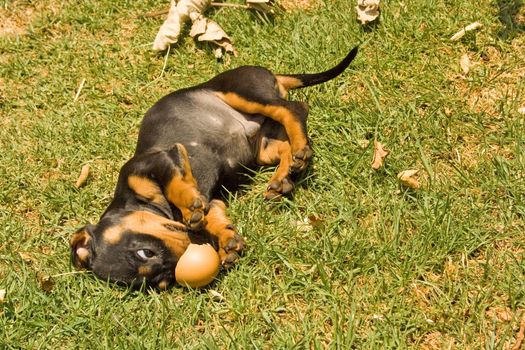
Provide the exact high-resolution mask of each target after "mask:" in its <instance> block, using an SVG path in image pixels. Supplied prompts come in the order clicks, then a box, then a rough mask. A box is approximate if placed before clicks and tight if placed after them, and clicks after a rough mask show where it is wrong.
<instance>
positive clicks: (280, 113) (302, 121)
mask: <svg viewBox="0 0 525 350" xmlns="http://www.w3.org/2000/svg"><path fill="white" fill-rule="evenodd" d="M284 83H285V81H283V80H282V78H281V81H278V79H277V78H276V77H275V75H273V74H272V72H270V71H269V70H267V69H265V68H262V67H253V66H246V67H239V68H237V69H233V70H231V71H228V72H224V73H222V74H219V75H218V76H216V77H215V78H213V79H212V80H210V81H209V82H207V83H205V84H204V85H203V87H205V88H209V89H211V90H213V91H214V92H215V95H216V96H218V97H219V98H220V99H222V100H223V101H224V102H225V103H226V104H228V105H229V106H231V107H232V108H234V109H236V110H238V111H240V112H243V113H248V114H259V115H262V116H265V117H267V118H270V119H272V120H274V121H276V122H278V123H279V124H281V125H282V126H283V127H284V129H285V131H286V136H287V139H288V140H290V147H291V152H292V166H291V169H292V171H294V172H298V171H302V170H304V169H305V168H306V165H307V162H308V160H309V159H310V157H311V156H312V150H311V148H310V146H309V145H308V138H307V136H306V118H307V116H308V106H307V105H306V103H303V102H296V101H288V100H286V99H285V97H286V92H287V89H286V88H287V87H286V86H285V84H284Z"/></svg>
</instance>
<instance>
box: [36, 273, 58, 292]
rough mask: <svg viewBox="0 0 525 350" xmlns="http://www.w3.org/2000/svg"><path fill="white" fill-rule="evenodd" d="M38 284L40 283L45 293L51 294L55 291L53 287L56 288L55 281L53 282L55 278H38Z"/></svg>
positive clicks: (41, 276) (40, 276)
mask: <svg viewBox="0 0 525 350" xmlns="http://www.w3.org/2000/svg"><path fill="white" fill-rule="evenodd" d="M38 282H39V283H40V288H41V289H42V290H43V291H44V292H48V293H49V292H51V291H52V290H53V287H54V286H55V281H54V280H53V277H51V276H43V275H39V276H38Z"/></svg>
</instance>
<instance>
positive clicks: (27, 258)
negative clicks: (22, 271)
mask: <svg viewBox="0 0 525 350" xmlns="http://www.w3.org/2000/svg"><path fill="white" fill-rule="evenodd" d="M18 255H20V257H21V258H22V260H24V262H26V263H32V262H33V260H34V259H33V257H32V256H31V255H29V254H28V253H25V252H18Z"/></svg>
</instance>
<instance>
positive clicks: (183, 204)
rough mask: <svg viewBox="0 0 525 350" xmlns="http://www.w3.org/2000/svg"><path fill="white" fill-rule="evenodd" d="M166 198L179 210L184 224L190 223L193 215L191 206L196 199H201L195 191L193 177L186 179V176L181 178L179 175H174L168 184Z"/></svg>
mask: <svg viewBox="0 0 525 350" xmlns="http://www.w3.org/2000/svg"><path fill="white" fill-rule="evenodd" d="M166 197H167V198H168V200H169V201H170V202H171V203H173V205H175V206H176V207H177V208H179V210H180V211H181V213H182V217H183V218H184V221H185V222H186V223H188V222H190V220H191V217H192V215H193V213H194V211H193V210H192V209H191V208H192V206H193V204H194V203H195V201H196V200H197V199H201V198H202V196H201V195H200V193H199V191H198V190H197V187H196V184H195V179H194V178H193V177H191V179H188V178H187V177H186V176H181V174H180V173H177V174H175V175H174V176H173V177H172V178H171V180H170V182H169V183H168V186H167V187H166ZM201 200H204V199H203V198H202V199H201ZM203 205H204V203H203Z"/></svg>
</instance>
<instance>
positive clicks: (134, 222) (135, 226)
mask: <svg viewBox="0 0 525 350" xmlns="http://www.w3.org/2000/svg"><path fill="white" fill-rule="evenodd" d="M177 227H180V229H181V230H180V231H174V229H175V228H177ZM184 230H185V226H184V225H183V224H181V223H178V222H176V221H172V220H169V219H166V218H163V217H162V216H159V215H156V214H153V213H150V212H148V211H136V212H133V213H131V214H128V215H127V216H125V217H124V218H122V220H121V222H120V223H119V224H117V225H114V226H112V227H110V228H108V229H106V230H105V231H104V241H105V242H106V243H108V244H113V245H115V244H118V243H119V242H120V240H121V239H122V236H123V234H124V232H128V233H129V234H146V235H151V236H153V237H156V238H158V239H160V240H162V241H163V242H164V244H165V245H166V246H167V247H168V248H169V249H170V250H171V251H172V252H173V253H175V254H176V255H177V256H181V255H182V253H184V251H185V250H186V247H187V246H188V245H189V244H190V240H189V238H188V234H187V233H186V232H184Z"/></svg>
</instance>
